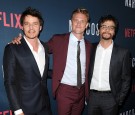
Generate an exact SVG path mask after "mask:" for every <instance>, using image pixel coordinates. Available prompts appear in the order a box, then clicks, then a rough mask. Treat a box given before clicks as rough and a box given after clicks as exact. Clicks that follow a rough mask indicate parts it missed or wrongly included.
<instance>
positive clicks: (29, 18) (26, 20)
mask: <svg viewBox="0 0 135 115" xmlns="http://www.w3.org/2000/svg"><path fill="white" fill-rule="evenodd" d="M24 22H39V19H38V18H37V17H35V16H31V15H27V16H25V18H24Z"/></svg>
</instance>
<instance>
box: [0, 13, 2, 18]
mask: <svg viewBox="0 0 135 115" xmlns="http://www.w3.org/2000/svg"><path fill="white" fill-rule="evenodd" d="M0 16H2V12H0ZM0 20H2V18H1V17H0Z"/></svg>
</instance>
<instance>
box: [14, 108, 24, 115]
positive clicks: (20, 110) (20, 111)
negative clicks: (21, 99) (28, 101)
mask: <svg viewBox="0 0 135 115" xmlns="http://www.w3.org/2000/svg"><path fill="white" fill-rule="evenodd" d="M21 113H23V111H22V109H18V110H16V111H14V114H15V115H18V114H21Z"/></svg>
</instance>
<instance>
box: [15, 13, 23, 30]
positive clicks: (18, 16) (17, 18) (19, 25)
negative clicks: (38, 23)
mask: <svg viewBox="0 0 135 115" xmlns="http://www.w3.org/2000/svg"><path fill="white" fill-rule="evenodd" d="M20 17H21V15H20V14H19V15H17V14H15V18H16V25H15V28H17V27H19V28H22V26H21V24H20Z"/></svg>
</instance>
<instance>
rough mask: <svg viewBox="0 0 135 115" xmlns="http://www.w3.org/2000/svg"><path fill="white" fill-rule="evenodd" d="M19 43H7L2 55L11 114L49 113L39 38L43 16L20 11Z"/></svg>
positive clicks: (44, 61)
mask: <svg viewBox="0 0 135 115" xmlns="http://www.w3.org/2000/svg"><path fill="white" fill-rule="evenodd" d="M20 22H21V25H22V30H23V32H24V36H23V39H21V44H20V45H16V44H15V45H13V44H8V45H7V46H6V47H5V51H4V57H3V69H4V84H5V88H6V92H7V96H8V99H9V103H10V107H11V110H12V111H14V113H15V115H51V109H50V101H49V95H48V90H47V72H48V50H47V49H48V48H47V46H46V44H45V43H43V42H42V41H40V40H39V38H38V37H39V33H40V31H41V30H42V27H43V22H44V21H43V18H42V16H41V14H40V12H39V11H37V10H36V9H33V8H30V7H29V8H27V9H26V10H25V11H24V12H23V13H22V15H21V20H20Z"/></svg>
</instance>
